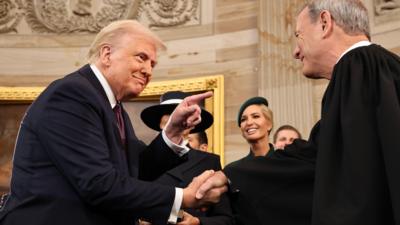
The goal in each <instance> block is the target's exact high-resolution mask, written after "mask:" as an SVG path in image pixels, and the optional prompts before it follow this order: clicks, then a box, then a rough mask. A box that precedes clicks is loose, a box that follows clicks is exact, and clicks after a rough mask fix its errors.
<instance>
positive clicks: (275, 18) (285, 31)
mask: <svg viewBox="0 0 400 225" xmlns="http://www.w3.org/2000/svg"><path fill="white" fill-rule="evenodd" d="M304 2H305V1H304V0H272V1H265V0H259V10H260V11H259V21H258V28H259V32H260V42H259V45H260V48H259V51H260V53H259V54H260V57H259V58H260V69H259V85H258V93H259V95H261V96H264V97H266V98H267V99H268V101H269V105H270V108H271V109H272V111H273V113H274V128H275V129H276V128H278V127H279V126H281V125H284V124H290V125H293V126H295V127H296V128H298V129H299V131H300V132H301V133H302V135H303V136H304V137H305V138H307V137H308V135H309V132H310V129H311V128H312V126H313V125H314V123H315V121H316V116H315V112H314V110H313V108H314V107H313V84H312V81H311V80H308V79H307V78H305V77H303V75H302V73H301V65H300V63H299V62H297V61H296V60H294V59H293V57H292V52H293V49H294V43H295V42H294V41H295V40H294V35H293V34H294V29H295V28H296V26H295V19H296V13H297V10H298V8H299V7H300V6H301V5H302V4H303V3H304ZM275 129H274V130H275ZM273 133H274V132H273ZM271 139H272V135H271ZM271 141H272V140H271Z"/></svg>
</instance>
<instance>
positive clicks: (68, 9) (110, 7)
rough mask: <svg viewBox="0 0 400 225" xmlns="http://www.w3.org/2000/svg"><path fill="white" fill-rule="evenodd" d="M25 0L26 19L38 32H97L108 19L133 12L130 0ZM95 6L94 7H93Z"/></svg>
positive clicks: (122, 16) (134, 4) (135, 2)
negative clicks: (100, 0)
mask: <svg viewBox="0 0 400 225" xmlns="http://www.w3.org/2000/svg"><path fill="white" fill-rule="evenodd" d="M94 3H96V1H92V0H70V1H65V0H28V1H27V15H26V20H27V22H28V24H29V25H30V27H31V28H32V30H33V31H35V32H38V33H96V32H98V31H99V30H100V29H101V28H102V27H104V26H105V25H107V24H108V23H110V22H112V21H114V20H118V19H124V18H126V17H128V16H127V15H132V13H130V10H132V9H135V8H136V11H137V10H138V4H139V2H138V1H137V0H136V1H130V0H103V1H102V2H99V1H98V2H97V5H94ZM95 6H97V10H96V9H94V8H95Z"/></svg>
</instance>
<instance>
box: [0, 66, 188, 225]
mask: <svg viewBox="0 0 400 225" xmlns="http://www.w3.org/2000/svg"><path fill="white" fill-rule="evenodd" d="M123 116H124V121H125V129H126V137H127V145H126V148H124V147H123V145H122V142H121V139H120V136H119V131H118V127H117V122H116V117H115V114H114V112H113V111H112V109H111V106H110V103H109V101H108V99H107V97H106V95H105V92H104V90H103V88H102V86H101V84H100V83H99V81H98V80H97V78H96V77H95V75H94V73H93V72H92V70H91V69H90V67H89V65H86V66H84V67H82V68H81V69H80V70H78V71H76V72H74V73H72V74H70V75H68V76H66V77H64V78H62V79H60V80H57V81H55V82H53V83H52V84H50V85H49V87H48V88H47V89H46V90H45V91H44V92H43V93H42V94H41V95H40V96H39V97H38V98H37V99H36V101H34V102H33V103H32V105H31V106H30V107H29V109H28V111H27V112H26V115H25V116H24V118H23V121H22V123H21V127H20V131H19V134H18V139H17V143H16V148H15V155H14V163H13V172H12V179H11V196H10V198H9V199H8V200H7V202H6V204H5V206H4V207H3V208H2V209H1V211H0V223H1V224H30V225H36V224H37V225H47V224H48V225H55V224H57V225H72V224H74V225H80V224H82V225H87V224H96V225H106V224H107V225H116V224H118V225H124V224H132V223H133V221H134V220H135V219H136V218H139V217H141V218H146V219H147V220H150V221H153V222H155V223H157V221H159V222H160V223H166V221H167V218H168V216H169V213H170V211H171V208H172V204H173V201H174V196H175V190H174V187H172V186H163V185H160V184H156V183H149V182H146V181H141V180H138V179H137V178H138V177H139V176H140V177H141V178H143V179H146V180H153V179H155V178H156V177H158V176H160V175H161V174H162V173H164V172H165V171H167V170H168V169H171V168H173V167H174V166H175V165H177V164H178V163H180V162H181V161H182V159H180V158H179V157H178V156H177V155H176V154H175V153H173V152H172V150H171V149H169V148H168V146H167V145H166V144H165V142H164V141H163V140H162V137H160V136H158V137H157V138H156V139H155V140H154V141H153V142H152V143H151V144H150V145H149V146H146V145H145V144H144V143H143V142H141V141H140V140H138V139H137V138H136V136H135V134H134V131H133V128H132V125H131V123H130V120H129V117H128V115H127V114H126V112H125V111H124V114H123ZM153 165H156V166H154V167H153ZM139 167H140V170H139V169H138V168H139Z"/></svg>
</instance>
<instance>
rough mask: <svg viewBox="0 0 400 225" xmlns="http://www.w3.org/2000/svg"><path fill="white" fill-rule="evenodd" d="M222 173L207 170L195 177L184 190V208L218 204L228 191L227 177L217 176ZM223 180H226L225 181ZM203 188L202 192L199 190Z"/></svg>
mask: <svg viewBox="0 0 400 225" xmlns="http://www.w3.org/2000/svg"><path fill="white" fill-rule="evenodd" d="M220 173H222V172H214V171H213V170H206V171H204V172H203V173H202V174H200V175H199V176H197V177H195V178H194V179H193V180H192V182H191V183H190V184H189V185H188V186H187V187H186V188H185V189H183V201H182V208H199V207H202V206H207V205H210V204H213V203H217V202H218V201H219V199H220V197H221V195H222V194H223V193H224V192H226V191H227V190H228V188H227V186H226V180H227V179H226V177H225V175H223V173H222V175H223V176H221V175H217V176H216V177H214V175H216V174H220ZM222 178H225V180H223V179H222ZM200 187H202V188H201V190H199V189H200Z"/></svg>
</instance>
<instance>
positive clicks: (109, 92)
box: [90, 64, 117, 109]
mask: <svg viewBox="0 0 400 225" xmlns="http://www.w3.org/2000/svg"><path fill="white" fill-rule="evenodd" d="M90 68H91V69H92V70H93V73H94V75H96V77H97V79H98V80H99V82H100V84H101V86H102V87H103V89H104V91H105V92H106V95H107V98H108V101H109V102H110V104H111V108H112V109H113V108H114V106H115V105H116V104H117V100H116V99H115V96H114V93H113V91H112V89H111V87H110V84H108V81H107V80H106V78H105V77H104V75H103V74H102V73H101V72H100V70H99V69H98V68H97V67H96V66H95V65H94V64H90Z"/></svg>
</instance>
